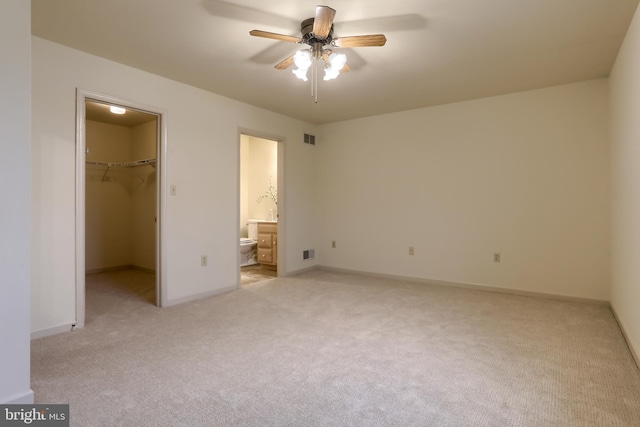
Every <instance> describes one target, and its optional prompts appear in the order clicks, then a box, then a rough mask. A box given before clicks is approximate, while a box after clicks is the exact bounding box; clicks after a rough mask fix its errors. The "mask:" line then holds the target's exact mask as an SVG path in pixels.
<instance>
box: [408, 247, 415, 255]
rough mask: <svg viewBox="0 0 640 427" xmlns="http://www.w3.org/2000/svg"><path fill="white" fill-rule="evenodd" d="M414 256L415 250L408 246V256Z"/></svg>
mask: <svg viewBox="0 0 640 427" xmlns="http://www.w3.org/2000/svg"><path fill="white" fill-rule="evenodd" d="M414 254H415V250H414V249H413V246H409V255H414Z"/></svg>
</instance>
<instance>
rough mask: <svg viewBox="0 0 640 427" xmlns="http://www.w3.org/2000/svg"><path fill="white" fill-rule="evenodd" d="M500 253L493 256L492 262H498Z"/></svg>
mask: <svg viewBox="0 0 640 427" xmlns="http://www.w3.org/2000/svg"><path fill="white" fill-rule="evenodd" d="M500 258H501V256H500V252H496V253H494V254H493V262H500Z"/></svg>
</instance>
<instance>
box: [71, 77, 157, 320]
mask: <svg viewBox="0 0 640 427" xmlns="http://www.w3.org/2000/svg"><path fill="white" fill-rule="evenodd" d="M86 101H97V102H101V103H105V104H115V105H120V106H123V107H125V108H128V109H132V110H139V111H142V112H145V113H148V114H153V115H155V116H157V117H158V120H157V137H156V140H157V142H156V144H157V145H156V171H157V181H156V182H157V184H156V305H157V306H158V307H163V306H164V304H165V302H166V301H167V295H166V293H167V286H166V283H165V279H166V277H167V275H166V262H165V261H166V250H165V248H164V245H163V242H164V236H166V230H165V229H166V227H165V225H164V223H165V221H163V218H164V217H165V213H166V200H165V197H163V194H166V191H165V190H166V188H165V187H166V179H165V177H166V171H167V167H166V161H165V159H166V154H167V113H166V111H164V110H163V109H161V108H157V107H153V106H148V105H144V104H140V103H137V102H133V101H130V100H125V99H121V98H116V97H113V96H109V95H105V94H101V93H97V92H92V91H88V90H84V89H81V88H77V89H76V197H75V200H76V212H75V214H76V221H75V223H76V230H75V231H76V233H75V234H76V236H75V252H76V253H75V255H76V320H75V324H74V328H82V327H84V325H85V319H86V316H85V295H86V293H85V274H86V273H85V266H86V264H85V257H86V253H85V250H86V248H85V237H86V236H85V224H86V218H85V204H86V192H85V191H86V182H85V179H86V176H85V168H86V165H85V159H86V147H87V144H86V109H85V102H86Z"/></svg>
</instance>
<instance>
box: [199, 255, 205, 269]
mask: <svg viewBox="0 0 640 427" xmlns="http://www.w3.org/2000/svg"><path fill="white" fill-rule="evenodd" d="M200 265H201V266H203V267H206V266H207V256H206V255H202V256H201V257H200Z"/></svg>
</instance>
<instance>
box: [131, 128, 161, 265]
mask: <svg viewBox="0 0 640 427" xmlns="http://www.w3.org/2000/svg"><path fill="white" fill-rule="evenodd" d="M157 126H158V124H157V122H156V121H155V120H154V121H151V122H147V123H143V124H141V125H138V126H134V127H132V128H131V133H132V135H131V141H132V145H131V160H145V159H153V158H156V148H157V147H156V144H157ZM131 160H130V161H131ZM129 171H130V173H131V188H132V200H131V203H132V206H131V210H132V212H131V219H132V222H131V239H132V240H131V265H134V266H136V267H142V268H146V269H147V270H155V269H156V205H157V203H156V199H157V193H156V187H157V185H158V181H157V178H158V174H157V173H158V169H157V167H153V166H142V167H137V168H133V169H129Z"/></svg>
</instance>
